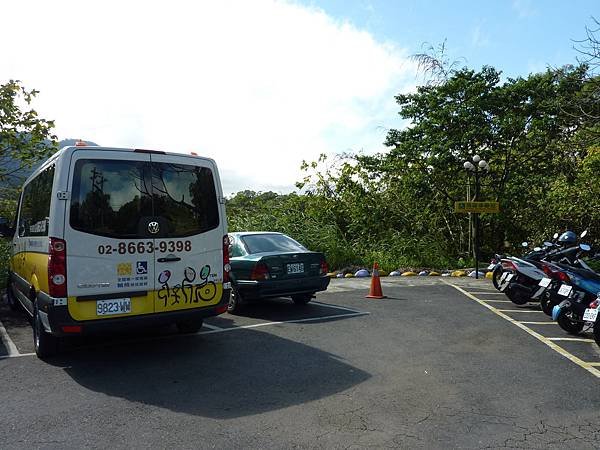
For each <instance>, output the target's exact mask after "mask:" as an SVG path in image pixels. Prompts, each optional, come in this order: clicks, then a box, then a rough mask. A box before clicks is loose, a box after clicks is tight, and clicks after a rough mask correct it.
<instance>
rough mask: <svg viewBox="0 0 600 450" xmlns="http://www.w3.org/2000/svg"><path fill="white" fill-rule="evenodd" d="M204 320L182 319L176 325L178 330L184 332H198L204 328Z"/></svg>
mask: <svg viewBox="0 0 600 450" xmlns="http://www.w3.org/2000/svg"><path fill="white" fill-rule="evenodd" d="M203 323H204V321H203V320H202V319H196V320H182V321H180V322H177V323H176V324H175V325H176V326H177V331H179V332H180V333H182V334H187V333H197V332H198V331H200V328H202V324H203Z"/></svg>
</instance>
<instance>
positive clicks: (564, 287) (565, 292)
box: [558, 284, 573, 297]
mask: <svg viewBox="0 0 600 450" xmlns="http://www.w3.org/2000/svg"><path fill="white" fill-rule="evenodd" d="M572 290H573V286H569V285H568V284H563V285H562V286H561V287H560V289H559V290H558V295H562V296H563V297H568V296H569V294H570V293H571V291H572Z"/></svg>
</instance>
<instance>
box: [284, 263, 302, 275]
mask: <svg viewBox="0 0 600 450" xmlns="http://www.w3.org/2000/svg"><path fill="white" fill-rule="evenodd" d="M303 272H304V263H292V264H288V265H287V273H303Z"/></svg>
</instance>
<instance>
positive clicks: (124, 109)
mask: <svg viewBox="0 0 600 450" xmlns="http://www.w3.org/2000/svg"><path fill="white" fill-rule="evenodd" d="M2 14H3V17H7V18H11V19H8V20H5V21H4V22H3V23H2V27H0V42H15V36H18V44H17V45H8V46H4V47H3V49H2V58H0V83H4V82H6V81H7V80H10V79H18V80H21V81H22V82H23V84H24V85H25V86H26V87H27V88H28V89H37V90H39V91H40V94H39V96H38V97H37V98H36V100H35V103H34V105H33V106H34V108H35V109H36V110H37V111H38V112H39V113H40V116H41V117H44V118H47V119H51V120H54V121H55V123H56V134H57V136H58V137H59V139H66V138H75V139H77V138H83V139H87V140H90V141H93V142H97V143H98V144H100V145H104V146H115V147H134V148H136V147H137V148H151V149H160V150H166V151H177V152H190V151H194V152H196V153H198V154H200V155H205V156H209V157H212V158H214V159H215V160H216V161H217V163H218V165H219V167H220V173H221V179H222V184H223V187H224V190H225V193H226V194H228V195H229V194H232V193H235V192H237V191H240V190H244V189H252V190H256V191H267V190H273V191H276V192H289V191H291V190H293V189H294V183H295V182H296V181H298V180H300V179H301V178H302V177H303V176H304V173H302V172H301V171H300V165H301V163H302V161H303V160H306V161H314V160H316V159H317V158H318V157H319V154H321V153H326V154H330V155H334V154H339V153H343V152H365V153H374V152H379V151H385V150H386V149H385V147H384V146H383V142H384V140H385V136H386V133H387V131H388V130H389V129H391V128H401V127H402V126H404V125H405V123H403V122H402V121H401V120H400V118H399V116H398V105H397V104H396V102H395V100H394V96H395V95H397V94H399V93H407V92H413V91H414V90H415V89H416V85H417V84H419V83H421V82H422V77H420V76H419V74H418V72H417V66H416V64H415V62H414V60H412V59H411V58H410V56H411V55H413V54H415V53H418V52H421V51H422V50H423V48H422V44H423V43H425V42H428V43H430V44H433V45H438V44H440V43H442V42H443V41H444V39H446V40H447V43H446V47H447V52H448V56H449V57H450V58H451V59H457V58H461V57H462V58H465V59H466V64H467V65H468V66H469V67H472V68H475V69H478V68H479V67H481V66H482V65H484V64H488V65H492V66H494V67H495V68H497V69H499V70H502V71H503V72H504V74H505V75H506V76H511V77H515V76H519V75H521V76H527V75H528V74H529V73H530V72H539V71H543V70H545V68H546V66H547V65H550V66H560V65H563V64H567V63H573V62H575V58H576V55H577V54H576V52H575V51H574V50H573V49H572V47H573V42H572V41H571V40H572V39H578V38H583V37H584V36H585V26H586V25H588V26H592V25H593V22H592V21H591V16H592V15H594V16H596V17H597V18H600V0H593V1H592V0H570V1H569V0H564V1H558V0H546V1H542V0H539V1H527V0H514V1H513V0H505V1H485V0H479V1H464V0H462V1H459V0H453V1H441V0H440V1H432V0H425V1H416V0H410V1H409V0H406V1H382V0H372V1H366V0H322V1H317V0H251V1H249V0H218V1H216V0H215V1H208V0H203V1H197V2H192V1H188V0H169V1H168V2H167V1H164V0H128V1H126V2H124V1H122V0H86V1H84V2H82V1H77V0H53V1H51V2H50V1H47V0H18V1H17V0H13V1H8V2H3V3H2ZM24 17H25V18H27V32H26V33H24V32H23V20H22V18H24ZM74 24H79V25H80V26H79V25H78V26H74Z"/></svg>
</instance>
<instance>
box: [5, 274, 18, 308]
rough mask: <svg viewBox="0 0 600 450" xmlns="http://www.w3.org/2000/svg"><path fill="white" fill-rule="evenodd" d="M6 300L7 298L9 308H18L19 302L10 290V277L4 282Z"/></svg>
mask: <svg viewBox="0 0 600 450" xmlns="http://www.w3.org/2000/svg"><path fill="white" fill-rule="evenodd" d="M6 300H8V306H9V307H10V309H12V310H13V311H16V310H18V309H19V302H18V301H17V298H16V297H15V294H14V292H13V290H12V287H11V283H10V278H9V279H8V281H7V283H6Z"/></svg>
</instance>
